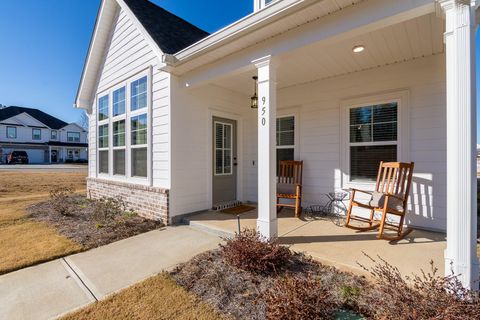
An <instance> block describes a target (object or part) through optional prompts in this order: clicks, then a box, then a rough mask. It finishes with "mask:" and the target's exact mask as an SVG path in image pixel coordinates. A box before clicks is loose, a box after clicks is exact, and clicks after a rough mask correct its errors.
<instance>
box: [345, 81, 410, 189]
mask: <svg viewBox="0 0 480 320" xmlns="http://www.w3.org/2000/svg"><path fill="white" fill-rule="evenodd" d="M391 102H396V103H397V104H398V110H397V112H398V118H397V141H396V142H392V143H389V142H388V141H385V142H383V141H382V142H370V143H363V142H362V143H359V145H388V144H396V145H397V161H402V162H408V161H410V119H409V110H410V92H409V91H408V90H401V91H395V92H388V93H382V94H376V95H369V96H364V97H358V98H352V99H348V100H344V101H342V103H341V170H342V188H343V189H349V188H358V189H365V190H373V189H374V187H375V181H350V146H351V145H355V144H351V143H350V131H349V130H350V113H349V112H350V109H352V108H359V107H364V106H371V105H378V104H385V103H391Z"/></svg>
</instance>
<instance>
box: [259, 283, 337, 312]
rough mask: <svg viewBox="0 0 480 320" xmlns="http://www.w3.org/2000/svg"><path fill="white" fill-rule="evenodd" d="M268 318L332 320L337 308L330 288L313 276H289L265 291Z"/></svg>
mask: <svg viewBox="0 0 480 320" xmlns="http://www.w3.org/2000/svg"><path fill="white" fill-rule="evenodd" d="M265 301H266V304H267V310H266V316H267V319H275V320H282V319H285V320H287V319H288V320H304V319H333V315H334V313H335V311H336V309H337V306H336V304H335V301H334V299H333V296H332V294H331V293H330V289H329V288H326V287H324V286H322V284H321V283H320V281H319V280H318V279H316V278H314V277H313V276H311V275H307V277H305V278H299V277H286V278H284V279H280V280H278V281H276V282H275V283H274V284H273V285H272V287H271V288H269V289H268V290H267V291H266V292H265Z"/></svg>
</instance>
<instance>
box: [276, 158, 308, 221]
mask: <svg viewBox="0 0 480 320" xmlns="http://www.w3.org/2000/svg"><path fill="white" fill-rule="evenodd" d="M302 176H303V161H293V160H284V161H280V166H279V170H278V177H277V212H280V211H281V210H282V209H283V208H284V207H290V208H295V217H297V218H300V214H301V213H302ZM280 199H289V200H294V203H280Z"/></svg>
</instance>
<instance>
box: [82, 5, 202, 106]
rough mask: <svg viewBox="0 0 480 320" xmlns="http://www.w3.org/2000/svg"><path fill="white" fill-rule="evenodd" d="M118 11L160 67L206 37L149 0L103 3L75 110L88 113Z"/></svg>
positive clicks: (86, 59) (199, 30)
mask: <svg viewBox="0 0 480 320" xmlns="http://www.w3.org/2000/svg"><path fill="white" fill-rule="evenodd" d="M119 10H124V11H125V13H126V14H127V16H128V17H129V18H130V19H131V20H132V22H133V23H134V24H135V26H136V27H137V28H138V29H139V31H140V33H141V34H142V35H143V36H144V37H145V40H146V41H147V42H148V43H149V44H150V45H151V47H152V49H153V51H154V52H155V54H156V55H157V58H158V61H159V64H163V62H162V61H163V60H164V58H165V56H170V55H172V54H174V53H176V52H178V51H181V50H183V49H185V48H187V47H189V46H191V45H192V44H194V43H195V42H197V41H199V40H200V39H203V38H205V37H207V36H208V35H209V34H208V33H207V32H205V31H203V30H201V29H200V28H197V27H196V26H194V25H193V24H191V23H189V22H187V21H185V20H183V19H181V18H179V17H177V16H176V15H174V14H173V13H170V12H168V11H166V10H165V9H162V8H160V7H159V6H157V5H155V4H153V3H151V2H150V1H148V0H102V1H101V3H100V8H99V10H98V14H97V20H96V21H95V27H94V30H93V34H92V38H91V41H90V46H89V48H88V52H87V56H86V58H85V64H84V67H83V71H82V76H81V79H80V83H79V86H78V90H77V96H76V98H75V103H74V107H76V108H83V109H87V110H89V109H90V108H91V106H92V103H93V99H94V95H95V91H96V88H97V85H98V83H97V81H98V73H99V72H100V70H101V68H102V65H103V62H104V56H105V55H104V52H105V50H107V46H108V43H109V41H110V38H111V35H112V32H111V31H112V28H113V27H114V23H115V19H116V18H117V14H118V12H119Z"/></svg>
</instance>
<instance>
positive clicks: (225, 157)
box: [214, 122, 233, 175]
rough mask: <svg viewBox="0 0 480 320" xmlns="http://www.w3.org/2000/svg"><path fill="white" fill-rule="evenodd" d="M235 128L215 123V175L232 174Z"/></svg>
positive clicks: (226, 124) (227, 124)
mask: <svg viewBox="0 0 480 320" xmlns="http://www.w3.org/2000/svg"><path fill="white" fill-rule="evenodd" d="M232 131H233V126H232V125H231V124H230V123H221V122H215V161H214V162H215V174H216V175H229V174H232V172H233V170H232V169H233V168H232V156H233V149H232V144H233V136H232V134H233V132H232Z"/></svg>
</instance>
